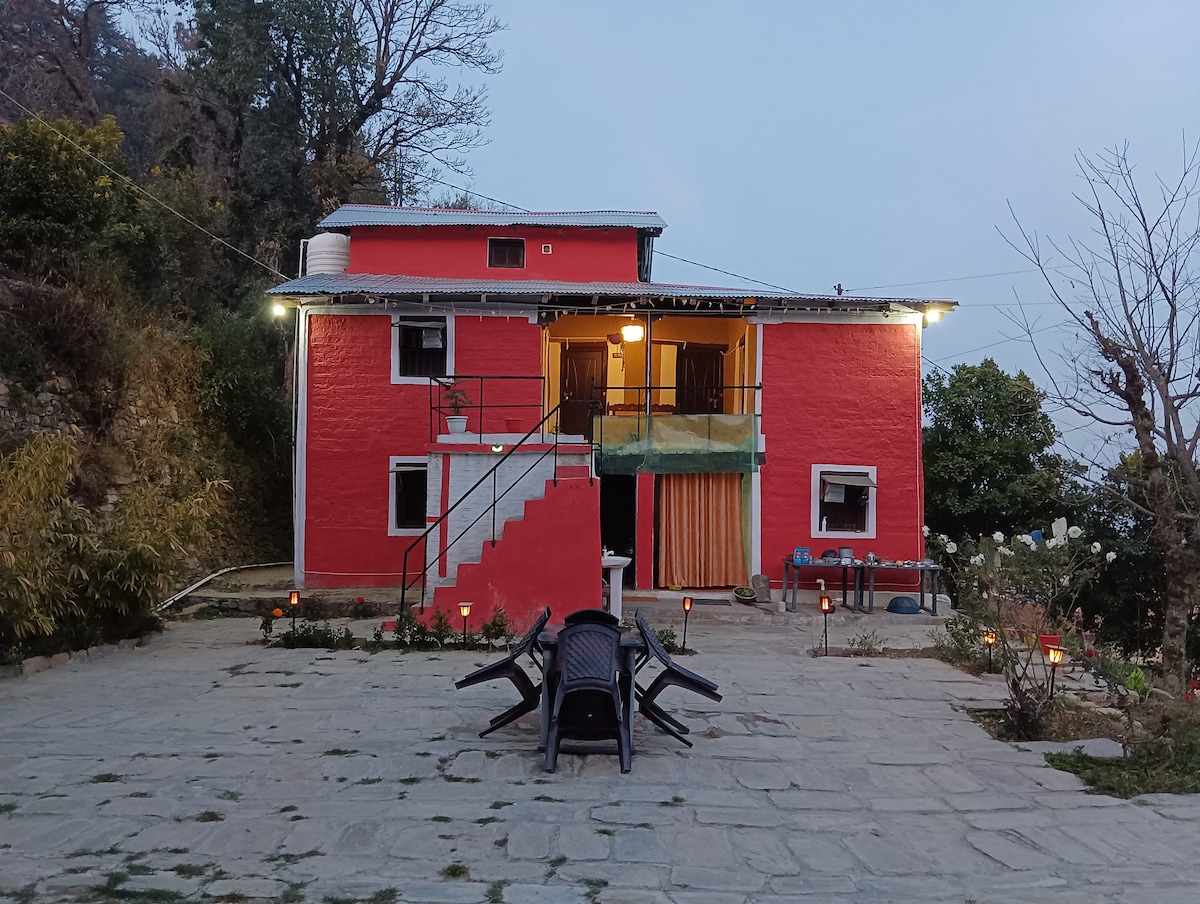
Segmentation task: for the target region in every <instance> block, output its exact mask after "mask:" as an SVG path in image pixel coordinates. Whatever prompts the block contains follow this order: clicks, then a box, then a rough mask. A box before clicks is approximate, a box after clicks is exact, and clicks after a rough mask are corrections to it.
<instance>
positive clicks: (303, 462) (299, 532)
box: [292, 308, 310, 590]
mask: <svg viewBox="0 0 1200 904" xmlns="http://www.w3.org/2000/svg"><path fill="white" fill-rule="evenodd" d="M309 313H310V312H309V311H308V310H307V309H305V308H301V309H300V311H299V323H298V331H299V335H298V336H297V338H296V359H297V361H296V439H295V442H296V461H295V467H294V470H293V474H292V494H293V497H294V499H293V503H292V505H293V510H292V543H293V547H292V556H293V562H292V568H293V571H294V575H293V579H294V580H295V582H296V587H297V589H300V590H303V589H304V520H305V517H306V502H307V487H308V317H309Z"/></svg>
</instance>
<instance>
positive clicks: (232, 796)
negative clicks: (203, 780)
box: [217, 791, 242, 800]
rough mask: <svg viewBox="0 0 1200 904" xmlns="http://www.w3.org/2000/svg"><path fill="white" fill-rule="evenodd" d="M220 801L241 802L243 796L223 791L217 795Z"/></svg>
mask: <svg viewBox="0 0 1200 904" xmlns="http://www.w3.org/2000/svg"><path fill="white" fill-rule="evenodd" d="M217 798H218V799H219V800H241V799H242V795H241V794H239V793H238V792H237V791H222V792H221V793H220V794H218V795H217Z"/></svg>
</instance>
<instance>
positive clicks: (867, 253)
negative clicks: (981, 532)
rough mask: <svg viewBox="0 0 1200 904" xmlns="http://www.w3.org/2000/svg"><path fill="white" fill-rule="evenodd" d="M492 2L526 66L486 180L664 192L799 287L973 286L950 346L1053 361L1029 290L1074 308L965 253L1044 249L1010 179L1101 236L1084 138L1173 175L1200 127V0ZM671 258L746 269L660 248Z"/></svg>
mask: <svg viewBox="0 0 1200 904" xmlns="http://www.w3.org/2000/svg"><path fill="white" fill-rule="evenodd" d="M493 11H494V12H495V13H496V15H497V16H498V17H499V18H500V19H501V20H503V21H504V22H505V23H506V24H507V25H508V30H507V31H505V32H504V33H502V34H501V35H500V36H499V37H498V38H497V40H496V45H497V46H498V47H499V48H501V49H502V50H503V51H504V55H505V56H504V68H503V71H502V72H501V74H500V75H498V76H496V77H494V78H491V79H489V80H488V82H487V84H488V89H489V93H490V98H491V108H492V125H491V126H490V128H489V129H488V130H487V136H488V138H489V139H490V144H489V145H488V146H487V147H485V148H483V149H481V150H478V151H475V152H472V153H471V155H470V158H469V163H470V165H471V166H472V168H473V170H474V179H473V181H471V182H470V183H469V184H470V186H471V187H472V188H473V189H475V190H477V191H479V192H482V193H484V194H487V195H490V196H492V197H495V198H498V199H500V200H503V201H507V202H509V203H512V204H516V205H519V206H521V207H525V208H529V209H533V210H572V209H595V208H619V209H631V210H656V211H658V212H659V213H660V214H662V216H663V217H664V218H665V219H666V221H667V223H668V224H669V228H668V229H667V230H666V231H665V232H664V234H663V236H662V238H661V239H659V240H658V242H657V245H656V248H657V249H658V250H660V251H663V252H668V253H670V254H674V255H678V256H680V257H685V258H689V259H691V260H695V261H701V262H703V263H706V264H709V265H711V266H714V267H720V268H722V269H725V270H730V271H733V272H736V273H740V274H745V275H746V276H750V277H753V278H755V279H759V280H763V281H766V282H768V283H775V284H777V285H780V286H786V287H788V288H791V289H796V290H799V291H804V292H819V293H820V292H831V291H832V288H833V286H834V285H835V284H837V283H841V284H842V285H843V286H844V287H845V289H846V290H847V291H855V292H861V293H862V294H873V295H890V296H904V295H907V296H918V297H927V298H950V299H954V300H956V301H958V302H959V303H960V304H961V306H962V307H961V309H960V310H958V311H957V312H955V313H953V314H951V315H950V316H949V317H948V318H947V319H946V321H944V322H943V323H941V324H937V325H935V326H931V327H930V328H929V329H927V330H926V331H925V334H924V342H925V356H926V359H927V360H928V361H932V362H935V363H936V364H939V365H941V366H943V367H946V368H949V367H951V366H952V365H953V364H955V363H958V362H968V363H977V362H978V361H980V360H982V358H983V357H985V356H988V355H990V356H992V357H994V358H995V359H996V360H997V362H998V363H1000V365H1001V366H1002V367H1004V368H1005V369H1007V370H1009V371H1010V372H1013V371H1015V370H1016V369H1017V368H1019V367H1024V368H1025V369H1026V370H1027V371H1028V372H1029V373H1030V375H1031V376H1032V377H1034V379H1035V380H1036V381H1038V382H1039V383H1042V382H1044V380H1043V376H1042V374H1041V372H1040V371H1039V370H1038V365H1037V363H1036V361H1035V360H1034V358H1033V356H1032V355H1031V354H1030V352H1029V350H1028V347H1027V344H1026V343H1023V342H1015V341H1007V342H1006V341H1003V340H1004V338H1005V336H1014V335H1017V333H1018V330H1017V329H1016V328H1015V327H1013V326H1012V325H1010V324H1009V323H1008V321H1007V320H1006V319H1005V317H1004V313H1005V312H1012V311H1013V310H1014V307H1013V306H1014V305H1015V304H1016V298H1017V296H1018V295H1019V297H1020V299H1021V300H1022V301H1023V302H1025V303H1026V304H1027V308H1026V310H1027V311H1028V313H1029V314H1030V316H1031V317H1033V318H1036V319H1038V320H1039V323H1038V326H1039V327H1040V328H1044V327H1046V326H1047V325H1050V324H1052V323H1053V322H1055V321H1057V320H1059V319H1060V318H1059V315H1058V313H1057V311H1056V309H1055V308H1054V307H1053V306H1052V305H1048V304H1046V302H1047V296H1046V293H1045V291H1044V290H1043V289H1042V288H1041V286H1040V283H1039V282H1038V279H1037V278H1036V277H1035V276H1034V275H1020V274H1018V275H1005V276H992V277H988V278H971V279H962V277H980V276H982V275H984V274H996V273H1008V272H1009V271H1014V270H1022V269H1025V268H1026V267H1027V266H1028V265H1027V264H1026V263H1025V262H1024V261H1023V260H1022V259H1021V258H1020V257H1018V256H1017V254H1016V253H1015V252H1014V251H1013V250H1012V249H1010V248H1009V247H1008V246H1007V245H1006V244H1005V242H1004V240H1003V239H1002V238H1001V236H1000V235H999V234H998V232H997V227H999V228H1000V229H1003V230H1004V231H1005V232H1006V233H1011V232H1012V231H1013V228H1012V221H1011V218H1010V215H1009V212H1008V207H1007V205H1008V204H1009V203H1011V204H1012V206H1013V208H1014V210H1015V211H1016V212H1017V214H1018V215H1019V216H1020V218H1021V220H1022V222H1023V223H1024V225H1025V226H1026V227H1027V228H1028V229H1031V230H1036V231H1037V232H1039V233H1041V234H1043V235H1050V236H1054V237H1060V238H1065V237H1067V236H1070V235H1077V236H1084V235H1085V233H1086V232H1087V230H1089V229H1090V223H1089V221H1088V219H1087V217H1086V215H1085V214H1084V212H1083V211H1082V209H1081V208H1080V206H1079V204H1078V202H1077V201H1075V200H1074V199H1073V197H1072V192H1074V191H1077V190H1078V189H1079V188H1080V179H1079V176H1078V169H1077V167H1076V164H1075V160H1074V157H1075V154H1076V153H1077V152H1080V151H1082V152H1083V153H1085V154H1094V153H1096V152H1098V151H1102V150H1104V149H1105V148H1111V147H1113V146H1114V145H1118V144H1123V143H1125V142H1128V143H1129V152H1130V156H1131V158H1132V159H1133V160H1134V161H1136V163H1137V165H1138V167H1139V170H1140V172H1141V173H1142V175H1143V176H1144V177H1146V179H1147V185H1150V180H1151V179H1152V178H1153V176H1154V175H1155V174H1161V175H1162V176H1164V177H1166V178H1168V179H1170V178H1172V177H1177V176H1178V173H1179V171H1180V166H1181V161H1182V159H1183V156H1184V149H1185V145H1189V144H1190V145H1194V144H1195V142H1196V141H1197V140H1198V139H1200V122H1198V120H1200V52H1197V49H1196V39H1197V35H1200V3H1196V2H1193V0H1187V2H1183V0H1180V2H1141V3H1128V2H1124V3H1122V2H1096V0H1089V2H1082V0H1079V2H1075V0H1055V2H1053V3H1038V4H1035V3H1017V4H1004V5H992V4H976V3H961V2H904V3H897V2H894V0H879V2H841V0H839V2H836V3H834V2H827V3H816V2H799V0H793V2H784V0H780V2H747V3H736V2H728V0H726V2H707V0H704V2H702V0H696V2H683V0H675V2H647V0H640V2H636V0H606V2H603V3H599V2H590V3H584V2H563V0H496V2H495V3H494V4H493ZM448 181H458V182H459V184H462V183H463V181H464V180H462V179H457V180H456V179H454V178H453V177H448ZM654 278H655V279H656V280H659V281H671V282H685V283H692V284H708V285H735V286H736V285H744V283H741V282H739V281H738V280H736V279H733V278H731V277H728V276H724V275H721V274H719V273H713V272H710V271H707V270H703V269H700V268H698V267H693V266H688V265H685V264H682V263H677V262H675V261H671V260H668V259H666V258H665V257H662V256H661V255H660V256H658V257H656V259H655V266H654ZM952 280H953V281H952ZM904 284H915V285H904ZM1039 338H1041V339H1044V340H1045V347H1044V349H1043V350H1044V351H1048V352H1053V351H1054V350H1056V349H1057V348H1058V347H1059V346H1060V345H1061V339H1060V338H1056V331H1055V330H1054V329H1048V330H1043V331H1042V332H1041V333H1040V334H1039ZM997 343H998V344H997ZM984 346H988V347H986V348H984ZM926 367H927V369H928V367H929V365H928V364H927V365H926Z"/></svg>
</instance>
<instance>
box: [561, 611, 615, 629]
mask: <svg viewBox="0 0 1200 904" xmlns="http://www.w3.org/2000/svg"><path fill="white" fill-rule="evenodd" d="M620 623H621V620H620V619H619V618H617V617H616V616H615V615H613V614H612V613H611V612H605V611H604V610H603V609H579V610H578V611H575V612H572V613H571V614H570V615H568V616H567V617H566V618H564V619H563V624H564V625H613V626H616V625H619V624H620Z"/></svg>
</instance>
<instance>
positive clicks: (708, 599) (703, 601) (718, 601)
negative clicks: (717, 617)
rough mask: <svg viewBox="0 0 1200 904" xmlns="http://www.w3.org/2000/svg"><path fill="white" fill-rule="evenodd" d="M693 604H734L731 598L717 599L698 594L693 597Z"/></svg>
mask: <svg viewBox="0 0 1200 904" xmlns="http://www.w3.org/2000/svg"><path fill="white" fill-rule="evenodd" d="M692 605H695V606H732V605H733V603H732V602H731V601H730V600H723V599H717V598H716V597H711V596H709V597H703V596H697V597H693V598H692Z"/></svg>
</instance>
